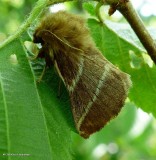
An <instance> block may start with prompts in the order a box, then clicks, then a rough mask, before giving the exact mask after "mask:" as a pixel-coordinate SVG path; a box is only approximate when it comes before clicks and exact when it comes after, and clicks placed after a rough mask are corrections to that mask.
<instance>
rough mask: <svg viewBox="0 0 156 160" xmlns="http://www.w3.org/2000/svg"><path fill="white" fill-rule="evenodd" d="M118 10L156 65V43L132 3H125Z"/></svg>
mask: <svg viewBox="0 0 156 160" xmlns="http://www.w3.org/2000/svg"><path fill="white" fill-rule="evenodd" d="M117 10H119V11H120V12H121V13H122V15H123V16H124V17H125V18H126V19H127V21H128V22H129V24H130V25H131V27H132V29H133V30H134V32H135V33H136V35H137V36H138V38H139V40H140V41H141V43H142V44H143V46H144V47H145V49H146V50H147V52H148V54H149V55H150V57H151V59H152V60H153V61H154V63H155V64H156V43H155V41H154V40H153V38H152V37H151V35H150V34H149V32H148V31H147V29H146V28H145V26H144V24H143V22H142V20H141V19H140V17H139V15H138V14H137V12H136V11H135V9H134V8H133V5H132V3H131V2H130V1H129V2H127V3H123V4H121V5H119V6H118V7H117Z"/></svg>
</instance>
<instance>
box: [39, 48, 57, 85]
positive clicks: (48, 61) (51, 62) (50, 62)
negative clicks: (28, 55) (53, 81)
mask: <svg viewBox="0 0 156 160" xmlns="http://www.w3.org/2000/svg"><path fill="white" fill-rule="evenodd" d="M44 52H45V50H43V51H42V54H43V55H44V58H45V62H46V64H45V66H44V68H43V71H42V73H41V75H40V77H39V79H38V80H37V82H38V83H40V82H41V80H42V79H43V76H44V74H45V72H46V70H47V68H50V67H52V66H53V65H54V59H52V58H51V57H50V55H49V51H48V48H46V52H47V53H44ZM40 56H42V55H40ZM41 58H42V57H41Z"/></svg>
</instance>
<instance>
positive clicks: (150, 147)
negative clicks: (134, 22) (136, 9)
mask: <svg viewBox="0 0 156 160" xmlns="http://www.w3.org/2000/svg"><path fill="white" fill-rule="evenodd" d="M0 3H1V5H0V13H1V15H0V20H1V23H0V41H1V42H3V41H4V39H6V37H7V36H8V34H10V33H14V32H15V31H17V33H18V26H19V25H20V24H22V22H23V20H24V19H26V18H28V17H29V16H32V15H33V16H34V19H32V20H31V23H30V24H31V26H30V27H29V28H27V26H26V27H25V28H23V30H22V32H20V33H22V34H16V36H14V37H13V39H12V41H10V42H9V43H7V44H6V45H5V46H3V47H0V159H2V160H8V159H9V160H14V159H15V160H18V159H22V158H23V156H24V155H22V154H26V155H25V158H27V159H30V160H31V159H32V160H40V159H41V160H42V159H47V160H51V159H54V160H57V159H59V160H61V159H62V160H65V159H67V160H70V159H77V160H106V159H108V160H118V159H120V160H122V159H123V160H125V159H126V160H130V159H133V160H141V159H148V160H155V158H156V140H155V136H156V131H155V130H156V122H155V120H154V118H152V116H150V115H147V114H146V113H144V112H143V111H141V109H142V110H144V111H145V112H147V113H152V114H153V115H154V116H156V106H155V95H156V85H155V80H156V68H155V65H153V62H152V61H151V60H150V58H149V56H148V55H147V54H146V51H145V50H144V48H143V47H142V45H141V44H140V42H139V40H138V39H137V37H136V36H135V34H134V33H133V31H132V30H131V28H130V27H129V25H127V24H125V23H124V24H123V23H122V22H124V19H123V18H122V17H120V18H114V17H113V16H112V17H108V16H107V13H106V11H105V10H107V7H105V8H102V9H101V13H103V14H102V16H103V18H104V24H101V23H99V22H98V19H97V17H96V15H95V3H93V2H87V3H83V4H82V3H80V2H77V3H73V2H68V3H66V4H65V5H66V8H67V9H68V10H69V11H70V12H76V13H77V14H82V15H83V16H85V17H86V18H88V21H87V23H88V26H89V28H90V31H91V34H92V36H93V38H94V40H95V42H96V44H97V46H98V48H99V49H100V50H101V51H102V53H103V54H104V56H105V57H107V59H108V60H110V61H111V62H112V63H113V64H115V65H116V66H118V67H119V68H120V69H121V70H123V71H125V72H127V73H129V74H130V75H131V78H132V81H133V88H132V89H131V91H130V94H129V99H127V101H126V104H125V107H124V108H123V110H122V111H121V113H120V114H119V116H118V117H117V118H115V119H114V120H112V121H111V122H110V123H109V124H108V125H107V126H106V127H105V128H104V129H102V130H101V131H100V132H98V133H96V134H94V135H93V136H91V137H90V138H89V139H87V140H84V139H83V138H81V137H80V136H79V135H78V134H77V133H76V131H75V127H74V124H73V119H72V114H71V110H70V103H69V97H68V94H67V92H66V89H65V88H64V86H63V85H62V89H61V90H62V93H61V97H60V98H57V93H58V86H59V81H60V79H59V77H58V76H57V73H56V71H55V70H54V69H49V70H48V71H47V72H46V75H45V76H44V79H43V81H42V82H41V83H40V84H36V79H37V77H38V76H39V75H40V73H41V72H42V69H43V66H44V61H41V60H38V61H35V62H34V61H33V62H30V61H29V60H28V58H27V57H28V56H30V54H31V53H32V49H33V51H34V48H33V47H32V46H31V45H32V44H31V33H32V31H33V28H34V26H35V24H36V20H35V17H37V15H38V14H39V11H40V10H41V9H40V8H43V6H45V3H46V1H42V0H40V1H38V4H37V7H36V10H35V11H36V12H33V13H35V14H33V13H32V14H31V15H29V13H30V11H31V10H32V8H33V7H34V6H35V1H33V0H29V1H25V0H22V1H19V0H16V1H10V0H1V1H0ZM42 5H43V6H42ZM53 9H54V8H52V10H53ZM47 11H48V9H47V8H46V9H45V12H47ZM152 19H153V16H151V17H148V18H144V20H145V22H146V24H147V25H148V24H149V23H150V24H152V23H151V21H152ZM23 24H24V23H23ZM19 30H20V29H19ZM150 33H151V34H152V36H153V37H156V33H155V31H154V29H150ZM138 107H139V108H141V109H139V110H138V109H137V108H138ZM7 154H14V156H11V155H7ZM15 154H17V155H15ZM19 154H21V155H19Z"/></svg>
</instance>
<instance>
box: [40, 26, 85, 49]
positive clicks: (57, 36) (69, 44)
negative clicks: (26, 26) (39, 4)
mask: <svg viewBox="0 0 156 160" xmlns="http://www.w3.org/2000/svg"><path fill="white" fill-rule="evenodd" d="M44 31H45V32H49V33H50V34H52V35H53V36H54V37H56V38H57V39H58V40H59V41H61V42H62V43H64V44H65V45H67V46H68V47H70V48H72V49H75V50H77V51H81V52H84V51H83V50H81V49H79V48H76V47H73V46H71V45H70V44H68V43H66V42H64V41H63V40H62V39H61V38H60V37H58V36H57V35H56V34H55V33H53V32H51V31H49V30H46V29H43V30H41V31H40V32H44Z"/></svg>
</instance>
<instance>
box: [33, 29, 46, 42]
mask: <svg viewBox="0 0 156 160" xmlns="http://www.w3.org/2000/svg"><path fill="white" fill-rule="evenodd" d="M33 42H34V43H41V44H42V45H43V44H44V40H43V39H42V35H41V34H40V30H39V29H36V31H35V33H34V34H33Z"/></svg>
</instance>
